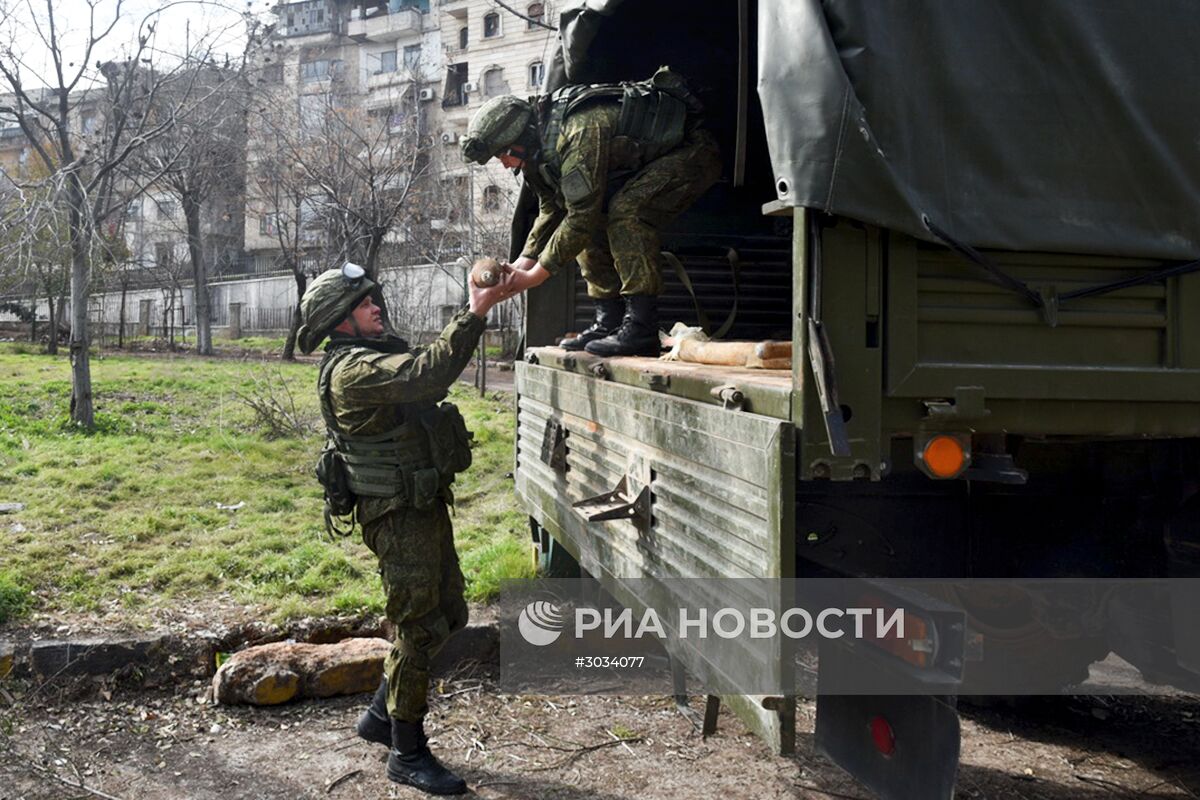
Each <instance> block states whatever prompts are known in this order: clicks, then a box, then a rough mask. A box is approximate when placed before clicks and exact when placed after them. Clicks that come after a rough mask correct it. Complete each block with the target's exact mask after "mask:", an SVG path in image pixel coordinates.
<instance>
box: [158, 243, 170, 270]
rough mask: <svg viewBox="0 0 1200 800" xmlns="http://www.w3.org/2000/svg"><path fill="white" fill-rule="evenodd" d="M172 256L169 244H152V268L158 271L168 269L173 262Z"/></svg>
mask: <svg viewBox="0 0 1200 800" xmlns="http://www.w3.org/2000/svg"><path fill="white" fill-rule="evenodd" d="M174 255H175V253H173V252H172V251H171V244H170V242H155V243H154V266H156V267H158V268H159V269H170V267H171V262H172V261H174V260H175V259H174Z"/></svg>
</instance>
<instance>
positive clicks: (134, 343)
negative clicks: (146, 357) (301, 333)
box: [6, 329, 285, 356]
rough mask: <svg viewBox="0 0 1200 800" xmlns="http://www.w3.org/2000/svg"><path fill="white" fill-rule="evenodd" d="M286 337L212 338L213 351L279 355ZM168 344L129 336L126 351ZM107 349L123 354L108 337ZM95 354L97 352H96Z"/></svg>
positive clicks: (184, 345)
mask: <svg viewBox="0 0 1200 800" xmlns="http://www.w3.org/2000/svg"><path fill="white" fill-rule="evenodd" d="M284 341H285V338H284V337H283V336H244V337H242V338H241V339H227V338H226V337H225V336H223V335H221V334H219V333H218V334H216V335H214V336H213V350H215V351H216V352H217V353H218V354H221V353H233V354H237V355H242V354H246V353H256V354H261V355H264V356H277V355H279V354H280V353H282V352H283V345H284ZM19 344H20V343H12V344H9V345H8V346H9V347H13V346H14V345H19ZM169 346H170V345H169V341H168V340H167V339H166V338H164V337H157V336H126V337H125V349H126V350H129V351H141V352H144V351H147V350H152V351H164V350H167V349H168V347H169ZM175 347H176V350H177V351H178V352H184V353H188V352H192V351H193V350H194V349H195V347H196V337H195V335H194V331H191V330H190V329H189V335H188V338H187V339H184V338H183V337H182V336H181V335H180V334H178V333H177V334H176V336H175ZM104 348H105V352H107V353H120V352H121V351H120V350H119V349H117V337H115V336H108V337H105V339H104ZM6 352H20V353H44V352H45V346H44V345H34V344H28V343H25V346H24V347H18V348H17V349H14V350H8V351H6ZM93 352H96V351H95V350H93Z"/></svg>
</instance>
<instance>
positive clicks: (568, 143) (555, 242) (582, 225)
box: [538, 112, 612, 275]
mask: <svg viewBox="0 0 1200 800" xmlns="http://www.w3.org/2000/svg"><path fill="white" fill-rule="evenodd" d="M585 113H586V112H585ZM611 137H612V131H611V130H610V129H609V128H607V127H605V126H604V125H603V124H602V122H601V118H600V117H595V118H586V119H582V120H580V121H578V122H577V124H576V125H568V126H567V127H566V129H565V130H564V132H563V137H562V142H561V144H560V145H559V147H560V150H561V152H562V154H563V160H562V179H561V186H562V189H561V191H562V195H563V200H564V201H565V203H566V206H567V211H566V216H564V217H563V219H562V222H560V223H559V224H558V227H557V228H555V230H554V233H553V235H551V236H550V239H549V240H548V241H547V243H546V246H545V247H544V248H543V249H542V250H541V252H540V253H539V254H538V266H540V267H542V268H543V269H545V270H546V271H547V272H549V273H550V274H551V275H553V274H555V273H557V272H558V270H559V269H560V268H562V266H563V265H569V264H570V263H571V262H572V261H573V260H574V259H575V256H577V255H579V254H580V253H581V252H583V249H584V248H585V247H587V246H588V244H589V243H590V242H591V241H592V234H593V233H595V231H596V229H597V228H598V227H599V226H600V224H601V222H602V220H603V208H604V189H605V186H606V185H607V181H608V160H609V149H610V148H609V145H610V139H611Z"/></svg>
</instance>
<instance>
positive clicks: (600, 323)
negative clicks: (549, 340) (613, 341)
mask: <svg viewBox="0 0 1200 800" xmlns="http://www.w3.org/2000/svg"><path fill="white" fill-rule="evenodd" d="M624 312H625V304H624V303H623V302H621V298H619V297H614V298H612V299H607V300H606V299H599V300H596V320H595V321H594V322H593V323H592V326H591V327H590V328H588V329H587V330H585V331H584V332H583V333H581V334H579V335H578V336H576V337H575V338H573V339H563V340H562V343H561V344H559V347H561V348H562V349H563V350H582V349H583V348H584V346H585V345H586V344H587V343H588V342H594V341H596V340H597V339H603V338H604V337H605V336H608V335H609V334H610V333H612V332H613V331H615V330H616V329H617V328H618V327H620V325H621V315H622V314H623V313H624Z"/></svg>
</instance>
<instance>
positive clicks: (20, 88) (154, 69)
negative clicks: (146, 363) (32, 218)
mask: <svg viewBox="0 0 1200 800" xmlns="http://www.w3.org/2000/svg"><path fill="white" fill-rule="evenodd" d="M43 2H44V7H39V6H37V5H35V3H34V0H26V2H24V3H20V2H15V0H0V77H2V78H3V80H4V82H5V83H6V84H7V88H8V89H9V90H10V91H11V95H12V100H11V102H8V103H5V104H4V105H2V106H0V113H6V114H9V115H11V116H12V117H13V118H14V119H15V120H16V122H17V124H19V125H20V127H21V130H22V132H23V133H24V135H25V138H26V139H27V141H28V142H29V145H30V147H31V148H32V150H33V151H34V153H35V154H36V156H37V159H38V160H39V161H40V162H41V164H42V165H43V166H44V167H45V168H46V170H47V171H48V173H49V178H48V179H47V182H48V183H49V184H50V185H52V186H53V187H54V202H55V204H56V205H57V207H58V208H60V209H61V210H62V212H63V213H64V214H65V217H66V225H67V230H68V232H69V242H70V252H71V344H70V353H71V419H72V421H73V422H75V423H76V424H78V425H80V426H82V427H84V428H87V429H91V428H92V427H93V426H94V422H95V414H94V408H93V397H92V380H91V369H90V363H89V359H88V346H89V336H88V298H89V294H90V282H91V278H92V267H93V248H94V245H95V242H96V231H97V226H98V225H100V224H101V223H103V222H104V221H105V220H106V219H108V218H109V217H110V216H112V215H113V214H114V213H115V212H116V211H117V209H119V208H121V207H123V206H124V204H125V203H126V201H127V197H126V196H123V192H122V186H121V185H120V184H119V183H118V180H119V177H120V176H119V172H118V170H119V168H120V167H121V165H122V164H124V163H125V162H126V161H127V160H128V159H129V158H130V157H132V156H133V155H134V154H135V153H137V152H138V151H139V149H140V148H143V147H145V146H146V144H147V143H148V142H151V141H153V140H154V139H156V138H158V137H159V136H162V135H163V134H164V133H166V132H167V131H169V130H170V129H171V128H172V126H173V125H174V124H175V118H176V115H175V114H162V113H160V112H156V111H154V109H155V108H156V107H157V103H156V101H157V99H158V96H159V95H160V94H162V93H163V92H164V91H165V90H166V89H167V88H168V87H173V86H177V85H178V84H180V83H182V82H183V81H182V80H181V79H185V78H186V76H187V74H186V72H184V71H182V70H180V69H179V67H178V66H176V67H175V68H165V65H163V64H156V63H154V62H155V58H154V56H155V55H157V51H156V50H154V48H153V41H154V29H155V23H154V19H155V15H156V14H157V13H158V12H151V14H150V15H148V16H146V17H145V18H143V19H142V20H141V22H140V23H139V25H138V26H137V33H136V40H135V41H134V42H133V43H132V44H131V45H130V50H129V52H128V54H127V57H126V58H124V59H122V60H120V61H105V62H100V61H97V62H95V63H93V59H94V58H95V57H96V55H98V53H99V52H100V48H101V47H102V46H103V45H105V43H106V42H107V41H108V40H110V39H111V38H112V36H113V32H114V30H115V29H116V27H117V24H118V22H119V21H120V20H121V19H122V12H123V0H86V8H87V11H86V15H85V16H86V19H80V18H79V17H76V16H72V18H71V20H70V23H71V25H73V26H76V27H82V28H83V29H84V30H86V34H84V38H83V42H82V45H81V47H80V48H79V49H78V54H77V55H72V54H71V52H73V51H71V52H69V49H68V46H67V43H66V31H65V30H64V27H63V23H64V20H62V19H60V16H59V13H60V12H59V10H58V9H56V4H55V3H54V0H43ZM201 46H203V42H201ZM30 47H35V48H38V49H41V50H44V51H45V53H46V54H48V57H49V59H50V63H51V70H50V74H49V75H41V76H38V75H37V74H36V73H35V72H34V71H33V70H32V69H30V66H29V63H28V61H27V53H28V52H30ZM39 78H40V80H42V81H44V82H45V83H46V84H47V85H48V88H45V89H38V88H36V87H35V86H34V85H33V84H32V83H30V81H31V80H32V81H34V82H36V81H37V80H39ZM197 94H200V95H202V94H203V92H199V93H197V92H193V91H181V92H179V94H177V95H176V96H177V97H180V98H181V100H180V102H181V103H185V104H191V103H194V102H196V100H197V99H198V97H197ZM153 182H154V180H150V181H148V182H147V183H153Z"/></svg>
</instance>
